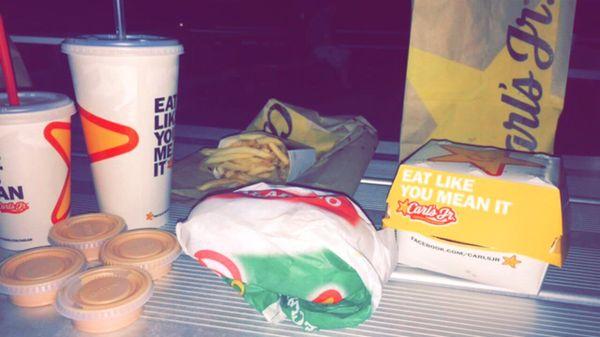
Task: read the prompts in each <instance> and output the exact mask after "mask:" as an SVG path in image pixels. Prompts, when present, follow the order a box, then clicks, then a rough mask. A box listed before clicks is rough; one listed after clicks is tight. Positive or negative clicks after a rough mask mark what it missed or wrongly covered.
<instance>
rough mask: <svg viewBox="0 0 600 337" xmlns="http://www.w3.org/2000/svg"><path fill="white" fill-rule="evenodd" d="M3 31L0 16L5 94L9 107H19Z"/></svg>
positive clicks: (0, 58)
mask: <svg viewBox="0 0 600 337" xmlns="http://www.w3.org/2000/svg"><path fill="white" fill-rule="evenodd" d="M6 36H7V35H6V31H5V30H4V20H2V15H0V63H1V64H2V72H3V73H4V81H5V82H6V93H7V94H8V103H9V104H10V105H19V104H20V103H19V95H18V94H17V81H15V71H14V70H13V65H12V60H11V58H10V50H9V49H8V41H7V37H6Z"/></svg>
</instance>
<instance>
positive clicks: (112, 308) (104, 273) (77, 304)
mask: <svg viewBox="0 0 600 337" xmlns="http://www.w3.org/2000/svg"><path fill="white" fill-rule="evenodd" d="M153 287H154V286H153V283H152V278H151V277H150V274H148V272H146V271H144V270H142V269H140V268H136V267H132V266H103V267H98V268H93V269H90V270H87V271H85V272H82V273H79V274H77V275H75V276H73V277H71V278H70V279H69V280H68V281H67V282H66V283H65V285H64V286H63V288H61V289H60V291H59V292H58V296H57V298H56V302H55V304H54V307H55V308H56V310H57V311H58V312H59V313H60V314H61V315H63V316H65V317H67V318H70V319H73V320H76V321H90V320H102V319H110V318H113V317H118V316H121V315H126V314H128V313H131V312H133V311H135V310H137V309H139V308H141V307H142V306H144V304H146V302H147V301H148V300H149V299H150V297H151V296H152V290H153ZM107 323H110V322H107Z"/></svg>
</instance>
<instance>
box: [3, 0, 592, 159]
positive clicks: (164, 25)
mask: <svg viewBox="0 0 600 337" xmlns="http://www.w3.org/2000/svg"><path fill="white" fill-rule="evenodd" d="M125 5H126V18H127V28H128V32H132V33H135V32H138V33H139V32H143V33H150V34H158V35H166V36H172V37H175V38H178V39H180V40H181V41H182V42H183V44H184V47H185V54H184V55H183V56H182V57H181V70H180V85H179V97H180V99H179V104H180V105H179V109H178V113H177V118H178V123H188V124H198V125H205V126H219V127H230V128H244V127H245V126H246V125H247V124H248V123H249V122H250V120H251V119H252V117H254V116H255V115H256V114H257V113H258V111H259V110H260V108H261V107H262V105H264V104H265V102H266V101H267V99H268V98H271V97H275V98H279V99H281V100H283V101H286V102H289V103H293V104H297V105H300V106H305V107H309V108H313V109H316V110H317V111H320V112H321V113H323V114H328V115H336V114H352V115H354V114H358V115H363V116H365V117H366V118H367V119H368V120H369V121H370V122H371V123H372V124H373V125H374V126H375V127H376V128H377V129H378V130H379V133H380V138H381V139H383V140H391V141H398V139H399V132H400V121H401V118H402V117H401V116H402V102H403V97H404V79H405V75H406V58H407V47H408V41H409V31H410V1H408V0H377V1H367V0H338V1H327V0H279V1H277V0H195V1H194V0H171V1H153V0H145V1H142V0H125ZM599 5H600V1H596V0H579V1H577V10H576V18H575V27H574V38H573V47H572V54H571V62H570V63H571V64H570V68H571V72H570V76H569V80H568V83H567V93H566V102H565V109H564V112H563V115H562V117H561V120H560V123H559V129H558V131H557V141H556V145H555V150H556V152H557V153H559V154H579V155H600V33H599V29H598V28H597V27H598V24H597V16H598V13H600V6H599ZM0 13H1V14H2V15H3V16H4V20H5V24H6V27H7V30H8V32H9V33H10V34H12V35H31V36H51V37H67V36H74V35H78V34H83V33H111V32H113V31H114V24H113V14H112V13H113V9H112V1H111V0H93V1H61V0H57V1H40V0H37V1H33V0H19V1H2V2H1V3H0ZM323 46H328V48H329V49H328V50H329V51H330V52H332V53H333V55H334V56H333V58H334V59H337V61H335V60H334V61H331V60H330V59H327V58H323V57H320V56H318V55H317V54H316V53H315V50H317V49H319V48H320V47H323ZM17 47H18V48H19V51H20V52H21V54H22V56H23V59H24V61H25V63H26V65H27V68H28V70H29V72H30V74H31V78H32V82H33V84H34V88H35V89H37V90H49V91H58V92H64V93H66V94H69V95H71V96H73V89H72V84H71V79H70V74H69V69H68V65H67V59H66V56H65V55H64V54H61V53H60V50H59V46H57V45H54V46H49V45H35V44H17Z"/></svg>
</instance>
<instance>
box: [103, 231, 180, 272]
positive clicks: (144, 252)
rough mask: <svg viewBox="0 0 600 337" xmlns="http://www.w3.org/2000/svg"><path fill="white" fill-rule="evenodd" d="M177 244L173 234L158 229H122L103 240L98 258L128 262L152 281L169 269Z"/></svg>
mask: <svg viewBox="0 0 600 337" xmlns="http://www.w3.org/2000/svg"><path fill="white" fill-rule="evenodd" d="M180 253H181V247H180V246H179V243H178V242H177V238H176V237H175V235H173V234H171V233H169V232H165V231H161V230H158V229H138V230H133V231H127V232H123V233H121V234H119V235H117V236H115V237H114V238H112V239H110V240H109V241H107V242H106V243H105V244H104V246H102V250H101V252H100V259H101V260H102V262H103V263H104V264H107V265H130V266H136V267H140V268H142V269H145V270H147V271H148V272H149V273H150V275H151V276H152V279H154V280H156V279H159V278H160V277H162V276H164V275H166V274H167V273H168V272H169V271H170V270H171V264H172V263H173V261H175V259H177V257H178V256H179V254H180Z"/></svg>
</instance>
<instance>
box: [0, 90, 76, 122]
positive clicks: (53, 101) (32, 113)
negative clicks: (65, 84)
mask: <svg viewBox="0 0 600 337" xmlns="http://www.w3.org/2000/svg"><path fill="white" fill-rule="evenodd" d="M19 100H20V102H21V104H20V105H15V106H13V105H9V103H8V95H7V94H6V93H0V124H21V123H35V122H43V121H49V120H54V119H63V118H66V117H69V116H71V115H73V114H74V113H75V105H74V104H73V101H72V100H71V99H70V98H69V97H67V96H66V95H63V94H58V93H54V92H43V91H22V92H19Z"/></svg>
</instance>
